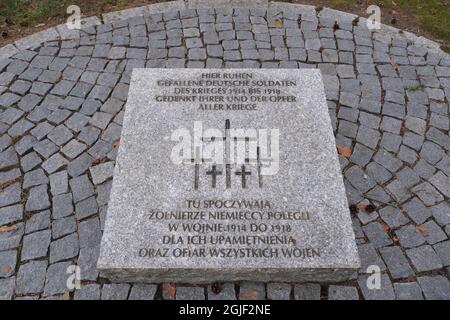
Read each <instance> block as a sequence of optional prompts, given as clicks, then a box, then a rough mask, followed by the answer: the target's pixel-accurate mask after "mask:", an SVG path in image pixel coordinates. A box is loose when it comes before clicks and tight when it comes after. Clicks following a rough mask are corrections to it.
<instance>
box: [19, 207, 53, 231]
mask: <svg viewBox="0 0 450 320" xmlns="http://www.w3.org/2000/svg"><path fill="white" fill-rule="evenodd" d="M48 228H50V210H45V211H42V212H39V213H35V214H33V215H32V216H31V217H30V218H29V219H28V220H27V221H26V224H25V233H26V234H28V233H31V232H35V231H40V230H44V229H48Z"/></svg>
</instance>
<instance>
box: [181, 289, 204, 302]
mask: <svg viewBox="0 0 450 320" xmlns="http://www.w3.org/2000/svg"><path fill="white" fill-rule="evenodd" d="M176 299H177V300H205V289H204V288H203V287H177V291H176Z"/></svg>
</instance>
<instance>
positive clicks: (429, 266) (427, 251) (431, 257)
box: [406, 245, 443, 272]
mask: <svg viewBox="0 0 450 320" xmlns="http://www.w3.org/2000/svg"><path fill="white" fill-rule="evenodd" d="M406 255H407V256H408V258H409V259H410V260H411V263H412V265H413V266H414V268H415V269H416V270H417V271H418V272H424V271H433V270H437V269H441V268H442V267H443V266H442V262H441V260H440V258H439V256H438V255H437V254H436V252H435V251H434V250H433V248H432V247H431V246H429V245H423V246H421V247H418V248H413V249H409V250H406Z"/></svg>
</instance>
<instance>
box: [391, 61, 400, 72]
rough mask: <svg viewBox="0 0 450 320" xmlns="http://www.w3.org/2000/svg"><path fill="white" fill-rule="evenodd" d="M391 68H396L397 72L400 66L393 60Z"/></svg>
mask: <svg viewBox="0 0 450 320" xmlns="http://www.w3.org/2000/svg"><path fill="white" fill-rule="evenodd" d="M390 63H391V66H392V68H394V69H395V70H397V69H398V64H396V63H395V62H394V61H392V60H391V62H390Z"/></svg>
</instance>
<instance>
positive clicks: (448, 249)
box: [433, 240, 450, 266]
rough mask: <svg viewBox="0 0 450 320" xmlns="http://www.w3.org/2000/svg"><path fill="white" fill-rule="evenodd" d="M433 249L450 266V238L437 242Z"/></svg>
mask: <svg viewBox="0 0 450 320" xmlns="http://www.w3.org/2000/svg"><path fill="white" fill-rule="evenodd" d="M433 249H434V251H436V253H437V255H438V256H439V258H440V259H441V261H442V264H443V265H444V266H450V240H447V241H444V242H441V243H437V244H435V245H434V246H433Z"/></svg>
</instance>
